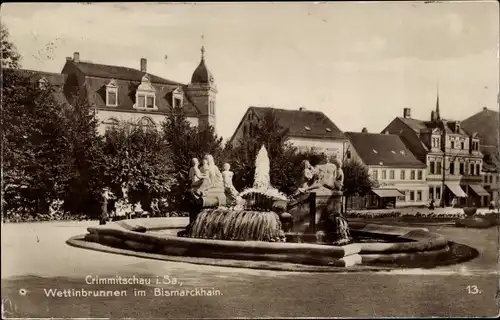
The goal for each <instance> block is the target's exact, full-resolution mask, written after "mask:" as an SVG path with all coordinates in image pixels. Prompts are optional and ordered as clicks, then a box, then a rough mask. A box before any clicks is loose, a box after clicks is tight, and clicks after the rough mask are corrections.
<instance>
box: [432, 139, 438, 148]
mask: <svg viewBox="0 0 500 320" xmlns="http://www.w3.org/2000/svg"><path fill="white" fill-rule="evenodd" d="M432 147H433V148H439V138H432Z"/></svg>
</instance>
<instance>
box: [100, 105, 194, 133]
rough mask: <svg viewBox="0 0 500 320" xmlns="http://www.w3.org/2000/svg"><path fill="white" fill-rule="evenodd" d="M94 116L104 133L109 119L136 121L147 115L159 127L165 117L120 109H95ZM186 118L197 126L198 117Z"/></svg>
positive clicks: (101, 131)
mask: <svg viewBox="0 0 500 320" xmlns="http://www.w3.org/2000/svg"><path fill="white" fill-rule="evenodd" d="M96 116H97V118H98V119H99V129H98V132H99V134H104V132H105V131H106V129H107V127H109V124H106V123H105V122H109V119H116V120H118V121H134V122H135V121H136V122H138V121H139V120H141V119H142V118H143V117H148V118H150V119H151V120H153V122H154V123H155V124H156V126H157V128H158V129H160V126H161V123H162V122H163V120H164V119H165V115H164V114H156V113H146V112H145V113H142V112H121V111H111V110H97V112H96ZM187 120H188V121H189V122H190V123H191V125H192V126H198V118H192V117H188V118H187Z"/></svg>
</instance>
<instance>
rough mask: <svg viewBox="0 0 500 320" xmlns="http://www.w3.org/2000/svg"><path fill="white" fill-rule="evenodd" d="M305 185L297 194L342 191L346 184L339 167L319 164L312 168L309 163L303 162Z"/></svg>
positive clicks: (330, 164) (331, 164)
mask: <svg viewBox="0 0 500 320" xmlns="http://www.w3.org/2000/svg"><path fill="white" fill-rule="evenodd" d="M303 166H304V177H303V179H304V183H303V184H302V186H301V188H299V189H298V190H297V194H299V193H306V192H310V191H313V190H317V191H320V190H322V191H328V190H329V191H341V190H342V186H343V183H344V174H343V172H342V169H340V167H339V166H337V165H335V164H333V163H329V162H328V163H326V164H319V165H316V166H315V167H312V166H311V164H310V163H309V161H307V160H306V161H304V162H303Z"/></svg>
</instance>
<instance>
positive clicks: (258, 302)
mask: <svg viewBox="0 0 500 320" xmlns="http://www.w3.org/2000/svg"><path fill="white" fill-rule="evenodd" d="M91 225H97V222H50V223H19V224H5V225H3V227H2V249H3V250H2V298H3V299H9V301H10V302H12V304H13V305H16V306H17V312H18V316H23V317H49V316H50V317H111V316H113V317H120V318H121V317H137V318H139V317H140V318H148V317H158V318H165V317H168V318H193V317H194V318H198V317H211V318H214V317H215V318H229V317H249V316H259V317H297V316H302V317H305V316H308V317H385V316H400V317H402V316H410V317H417V316H420V317H425V316H441V317H457V316H459V317H468V316H495V315H497V313H498V312H497V304H496V300H495V298H496V295H497V288H498V269H497V261H498V260H497V259H498V257H497V255H498V235H499V232H498V229H497V228H490V229H482V230H480V229H459V228H455V227H449V226H428V228H429V229H431V231H436V232H438V233H441V234H443V235H445V236H446V237H447V238H448V239H450V240H452V241H457V242H461V243H464V244H467V245H469V246H472V247H474V248H476V249H478V250H479V252H480V255H479V257H477V258H476V259H474V260H471V261H468V262H466V263H463V264H459V265H453V266H448V267H438V268H435V269H428V270H423V269H400V270H395V271H390V272H355V273H299V272H277V271H264V270H249V269H241V268H226V267H215V266H204V265H194V264H188V263H179V262H165V261H156V260H149V259H142V258H136V257H129V256H122V255H115V254H108V253H102V252H97V251H91V250H85V249H79V248H74V247H71V246H69V245H67V244H65V241H66V240H67V239H68V238H70V237H71V236H74V235H78V234H84V233H86V228H87V227H88V226H91ZM4 257H8V259H5V258H4ZM134 275H135V276H136V277H137V278H139V279H153V281H155V280H154V279H158V278H159V279H161V278H163V277H164V276H168V277H169V278H176V279H179V281H181V282H182V286H181V287H179V286H178V285H177V286H174V285H168V284H164V283H162V284H151V285H149V286H143V285H141V284H134V285H119V284H99V285H97V284H87V283H86V282H88V280H89V279H96V278H107V277H116V276H120V277H132V276H134ZM89 276H90V278H89ZM86 279H87V280H86ZM134 288H135V289H138V290H139V289H144V290H146V291H147V293H148V295H147V296H146V297H144V296H134V295H133V289H134ZM154 288H160V289H169V290H171V289H175V290H177V289H183V290H184V289H188V290H193V289H194V290H196V289H198V290H200V289H204V290H209V289H210V290H211V289H216V290H219V292H220V293H221V294H222V295H219V296H170V297H169V296H154ZM50 289H52V290H55V289H76V290H81V289H87V290H127V295H126V296H119V297H78V298H74V297H69V298H65V297H47V295H46V292H45V291H46V290H50ZM476 289H477V290H476ZM23 290H25V291H23ZM193 292H194V291H193Z"/></svg>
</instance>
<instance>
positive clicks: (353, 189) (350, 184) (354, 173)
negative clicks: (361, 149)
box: [342, 159, 375, 202]
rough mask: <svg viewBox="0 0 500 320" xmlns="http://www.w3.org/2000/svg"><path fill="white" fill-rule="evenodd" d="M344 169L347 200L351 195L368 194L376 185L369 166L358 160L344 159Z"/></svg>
mask: <svg viewBox="0 0 500 320" xmlns="http://www.w3.org/2000/svg"><path fill="white" fill-rule="evenodd" d="M342 171H343V172H344V190H343V191H344V196H345V198H346V202H347V200H348V199H349V198H351V197H354V196H365V195H367V194H368V193H369V192H370V191H371V189H372V188H373V187H375V181H373V180H372V178H371V176H370V174H369V172H368V167H366V166H365V165H364V164H363V163H362V162H360V161H358V160H355V159H350V160H346V161H344V163H343V165H342Z"/></svg>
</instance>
